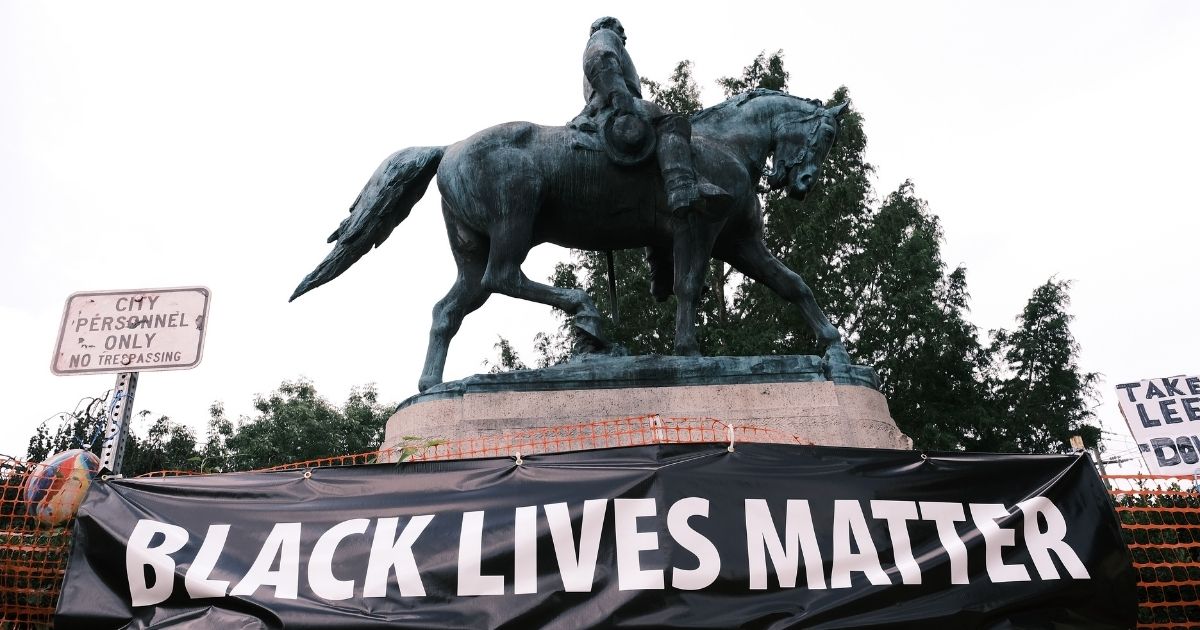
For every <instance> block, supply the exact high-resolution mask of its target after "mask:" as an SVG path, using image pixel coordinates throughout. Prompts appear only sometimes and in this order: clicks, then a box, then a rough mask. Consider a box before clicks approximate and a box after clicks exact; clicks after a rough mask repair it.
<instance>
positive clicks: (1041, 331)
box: [987, 278, 1100, 453]
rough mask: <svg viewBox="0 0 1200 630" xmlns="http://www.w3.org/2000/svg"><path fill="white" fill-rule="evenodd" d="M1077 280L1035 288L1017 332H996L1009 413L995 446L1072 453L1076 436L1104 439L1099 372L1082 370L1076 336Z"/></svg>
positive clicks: (1001, 393)
mask: <svg viewBox="0 0 1200 630" xmlns="http://www.w3.org/2000/svg"><path fill="white" fill-rule="evenodd" d="M1070 287H1071V284H1070V282H1068V281H1065V280H1055V279H1053V278H1052V279H1050V280H1048V281H1047V282H1046V283H1045V284H1043V285H1042V286H1040V287H1038V288H1037V289H1034V291H1033V295H1032V296H1031V297H1030V298H1029V302H1028V303H1026V305H1025V309H1024V310H1023V311H1022V312H1021V314H1020V315H1019V316H1018V317H1017V322H1018V324H1019V325H1018V327H1017V329H1016V330H1014V331H1007V330H997V331H994V332H993V334H992V336H993V340H994V341H993V348H994V352H995V353H996V354H997V355H998V356H1002V357H1003V358H1004V361H1005V363H1006V369H1005V370H1004V372H1005V373H1004V376H1003V378H1002V380H1000V382H999V384H998V387H997V388H996V399H997V402H998V404H999V406H1000V409H1001V411H1002V413H1003V415H1004V422H1003V423H999V424H997V425H996V426H995V427H994V429H993V432H992V435H991V439H990V441H989V444H988V445H987V446H988V447H989V449H990V450H1012V451H1020V452H1026V453H1054V452H1057V453H1067V452H1070V450H1071V447H1070V444H1069V440H1070V438H1071V436H1072V435H1079V436H1082V437H1083V441H1084V444H1085V445H1087V446H1089V447H1090V446H1095V445H1096V444H1098V443H1099V441H1100V428H1099V427H1097V426H1096V425H1095V422H1094V421H1095V414H1094V413H1093V412H1092V410H1091V406H1092V404H1093V403H1094V401H1095V397H1096V392H1095V385H1096V381H1097V380H1098V379H1099V375H1098V374H1096V373H1095V372H1083V371H1081V370H1080V369H1079V364H1078V358H1079V344H1078V343H1077V342H1076V341H1075V337H1074V335H1072V334H1071V328H1070V323H1071V319H1073V318H1072V317H1071V315H1070V314H1069V313H1068V312H1067V308H1068V307H1069V306H1070V304H1071V298H1070V295H1069V290H1070Z"/></svg>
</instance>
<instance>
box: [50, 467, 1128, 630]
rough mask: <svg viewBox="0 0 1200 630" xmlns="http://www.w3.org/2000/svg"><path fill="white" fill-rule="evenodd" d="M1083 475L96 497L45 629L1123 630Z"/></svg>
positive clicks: (538, 483)
mask: <svg viewBox="0 0 1200 630" xmlns="http://www.w3.org/2000/svg"><path fill="white" fill-rule="evenodd" d="M1136 606H1137V602H1136V591H1135V576H1134V573H1133V569H1132V567H1131V564H1130V559H1129V554H1128V551H1127V549H1126V547H1125V545H1124V544H1123V542H1122V539H1121V534H1120V530H1119V527H1118V524H1117V520H1116V518H1115V516H1114V514H1113V511H1112V508H1111V506H1110V503H1109V500H1108V496H1107V494H1106V492H1105V490H1104V488H1103V487H1102V486H1101V483H1100V480H1099V478H1098V477H1097V475H1096V473H1095V471H1094V470H1093V468H1092V466H1091V464H1090V463H1089V462H1088V460H1087V459H1086V458H1084V457H1077V456H1023V455H982V454H962V453H956V454H936V455H929V456H924V455H922V454H921V453H919V452H909V451H881V450H866V449H849V448H829V447H807V446H789V445H775V444H739V445H737V447H736V449H735V451H734V452H728V451H727V450H726V448H725V447H724V446H723V445H664V446H643V447H630V448H619V449H608V450H599V451H586V452H579V453H569V454H559V455H541V456H527V457H525V458H524V460H523V461H522V462H521V463H519V464H518V463H517V462H516V461H514V460H513V459H505V458H501V459H485V460H467V461H453V462H429V463H415V464H413V463H409V464H400V465H374V466H359V467H346V468H319V469H315V470H313V471H311V475H306V474H305V472H304V471H286V472H271V473H232V474H223V475H209V476H199V477H177V478H170V479H129V480H119V481H110V482H98V483H96V484H94V485H93V488H92V490H91V491H90V493H89V494H88V496H87V498H86V500H85V502H84V505H83V507H82V509H81V510H80V514H79V518H78V520H77V521H76V526H75V538H74V546H73V548H72V552H71V559H70V564H69V566H68V569H67V575H66V581H65V583H64V585H63V588H62V596H61V599H60V601H59V607H58V615H57V617H56V621H55V627H56V628H60V629H61V628H87V629H89V630H90V629H94V628H229V629H233V628H239V629H240V628H280V627H287V628H395V627H405V628H500V627H505V628H571V629H575V628H589V627H614V628H666V627H691V628H736V627H756V628H793V627H803V628H859V627H889V628H906V627H913V628H1028V627H1037V628H1050V627H1054V628H1128V627H1132V626H1133V625H1134V624H1135V613H1136Z"/></svg>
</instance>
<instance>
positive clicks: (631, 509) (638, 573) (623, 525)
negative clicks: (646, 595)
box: [613, 499, 663, 591]
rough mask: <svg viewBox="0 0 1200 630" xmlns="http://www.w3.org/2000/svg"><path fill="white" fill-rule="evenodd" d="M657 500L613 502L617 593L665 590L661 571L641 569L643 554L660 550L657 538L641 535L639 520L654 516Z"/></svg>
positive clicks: (646, 534) (651, 533) (649, 533)
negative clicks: (619, 591) (618, 591)
mask: <svg viewBox="0 0 1200 630" xmlns="http://www.w3.org/2000/svg"><path fill="white" fill-rule="evenodd" d="M655 510H656V506H655V501H654V499H614V500H613V516H614V517H615V520H616V524H615V525H614V527H615V528H616V534H617V536H616V538H617V590H621V591H645V590H662V588H663V572H662V569H642V552H643V551H652V550H654V549H658V534H657V533H655V532H639V531H638V526H637V520H638V519H639V518H643V517H650V516H654V514H655Z"/></svg>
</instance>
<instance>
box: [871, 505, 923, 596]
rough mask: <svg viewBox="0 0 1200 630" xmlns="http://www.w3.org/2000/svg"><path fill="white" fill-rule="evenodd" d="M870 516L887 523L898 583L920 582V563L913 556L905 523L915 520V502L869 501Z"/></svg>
mask: <svg viewBox="0 0 1200 630" xmlns="http://www.w3.org/2000/svg"><path fill="white" fill-rule="evenodd" d="M871 516H872V517H873V518H875V519H878V520H881V521H884V522H886V523H887V528H888V536H889V537H890V538H891V541H892V555H893V556H894V559H895V561H896V571H897V572H898V573H899V574H900V583H901V584H920V583H921V565H919V564H917V559H916V558H914V557H913V551H912V541H911V540H910V539H909V537H908V524H907V523H908V521H915V520H917V518H918V517H917V504H916V503H915V502H913V501H882V500H876V501H871Z"/></svg>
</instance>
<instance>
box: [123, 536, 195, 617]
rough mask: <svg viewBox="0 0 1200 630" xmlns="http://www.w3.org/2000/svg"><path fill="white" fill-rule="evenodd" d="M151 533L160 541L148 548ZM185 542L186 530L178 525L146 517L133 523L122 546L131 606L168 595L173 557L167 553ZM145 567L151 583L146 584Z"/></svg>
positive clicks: (155, 600) (162, 600) (186, 539)
mask: <svg viewBox="0 0 1200 630" xmlns="http://www.w3.org/2000/svg"><path fill="white" fill-rule="evenodd" d="M155 534H162V535H163V540H162V542H161V543H159V544H158V545H155V546H154V547H151V546H150V541H151V540H153V539H154V535H155ZM187 541H188V533H187V530H186V529H184V528H182V527H180V526H178V525H170V524H168V523H160V522H158V521H152V520H149V519H142V520H140V521H138V522H137V525H135V526H134V527H133V533H131V534H129V546H127V547H126V548H125V574H126V576H127V577H128V578H129V595H130V598H131V600H132V601H133V605H134V606H153V605H154V604H157V603H159V602H165V601H167V599H168V598H169V597H171V589H172V588H174V586H175V560H173V559H172V558H171V554H173V553H175V552H176V551H179V550H180V549H183V546H184V545H186V544H187ZM146 567H149V568H150V572H151V573H152V574H153V576H154V586H150V585H148V584H146Z"/></svg>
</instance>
